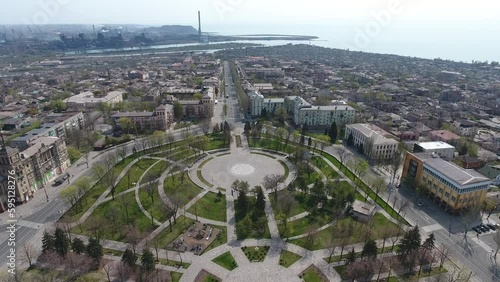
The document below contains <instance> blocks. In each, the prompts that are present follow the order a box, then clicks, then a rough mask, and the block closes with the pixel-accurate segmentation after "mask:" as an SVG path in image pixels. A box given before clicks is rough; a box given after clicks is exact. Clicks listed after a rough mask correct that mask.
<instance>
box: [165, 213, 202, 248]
mask: <svg viewBox="0 0 500 282" xmlns="http://www.w3.org/2000/svg"><path fill="white" fill-rule="evenodd" d="M193 222H194V220H192V219H190V218H187V217H184V216H182V215H181V216H179V218H177V224H174V221H173V220H172V232H170V227H167V228H165V229H164V230H163V231H161V232H160V234H158V235H157V237H158V239H159V241H160V244H159V245H160V246H163V247H162V248H165V247H166V246H167V245H168V244H170V243H171V242H172V241H174V240H175V239H177V237H179V236H180V235H181V234H182V233H183V232H184V231H186V229H188V228H189V226H191V225H192V224H193Z"/></svg>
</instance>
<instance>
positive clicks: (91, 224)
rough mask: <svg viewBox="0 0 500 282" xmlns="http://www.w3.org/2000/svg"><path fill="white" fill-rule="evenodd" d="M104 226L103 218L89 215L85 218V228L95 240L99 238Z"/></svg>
mask: <svg viewBox="0 0 500 282" xmlns="http://www.w3.org/2000/svg"><path fill="white" fill-rule="evenodd" d="M105 227H106V220H104V219H103V218H100V217H99V218H95V217H90V218H88V219H87V230H88V231H90V234H92V236H93V237H94V238H96V239H97V240H100V239H101V237H102V235H103V234H104V228H105Z"/></svg>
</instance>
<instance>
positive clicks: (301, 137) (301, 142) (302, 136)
mask: <svg viewBox="0 0 500 282" xmlns="http://www.w3.org/2000/svg"><path fill="white" fill-rule="evenodd" d="M305 143H306V137H305V136H304V135H300V144H301V145H304V144H305Z"/></svg>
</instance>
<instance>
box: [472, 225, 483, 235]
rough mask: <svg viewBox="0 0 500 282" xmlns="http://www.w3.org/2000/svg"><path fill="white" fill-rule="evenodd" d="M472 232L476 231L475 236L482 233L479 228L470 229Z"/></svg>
mask: <svg viewBox="0 0 500 282" xmlns="http://www.w3.org/2000/svg"><path fill="white" fill-rule="evenodd" d="M472 230H474V231H476V233H477V234H481V233H483V232H482V231H481V230H480V229H479V228H477V226H476V227H472Z"/></svg>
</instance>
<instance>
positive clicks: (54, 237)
mask: <svg viewBox="0 0 500 282" xmlns="http://www.w3.org/2000/svg"><path fill="white" fill-rule="evenodd" d="M102 257H103V251H102V245H101V244H100V242H99V240H98V239H97V238H94V237H90V238H89V240H88V243H87V244H85V243H84V242H83V241H82V240H81V239H80V238H73V239H72V238H71V236H70V233H67V232H66V231H64V230H63V229H61V228H59V227H57V228H56V230H55V231H54V233H53V234H50V233H48V232H47V231H45V232H44V234H43V237H42V255H41V256H40V258H39V261H40V263H42V264H45V265H48V266H50V268H60V267H61V266H64V267H63V269H64V270H65V271H66V272H68V274H70V275H71V276H72V277H78V276H81V275H83V274H85V273H88V272H90V271H92V270H96V269H98V267H99V265H100V263H101V259H102Z"/></svg>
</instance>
